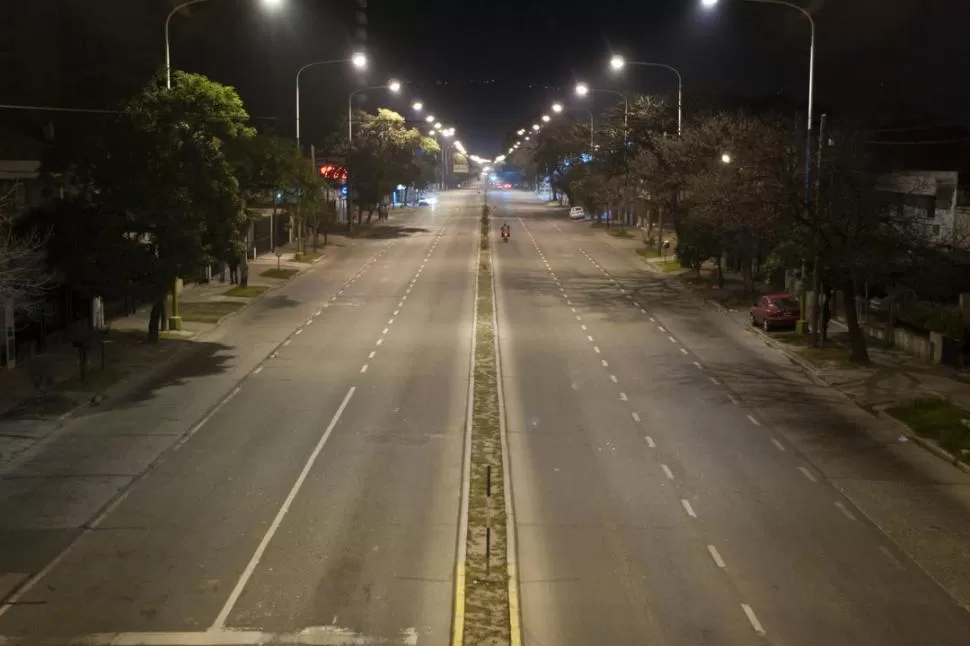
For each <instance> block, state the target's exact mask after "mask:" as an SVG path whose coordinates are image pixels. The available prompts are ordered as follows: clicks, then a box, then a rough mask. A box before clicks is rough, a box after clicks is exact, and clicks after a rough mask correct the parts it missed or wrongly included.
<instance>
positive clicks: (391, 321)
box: [387, 317, 394, 325]
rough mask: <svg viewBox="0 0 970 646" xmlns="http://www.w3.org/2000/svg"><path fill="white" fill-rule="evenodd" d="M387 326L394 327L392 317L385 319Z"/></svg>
mask: <svg viewBox="0 0 970 646" xmlns="http://www.w3.org/2000/svg"><path fill="white" fill-rule="evenodd" d="M387 324H388V325H394V317H391V318H389V319H387Z"/></svg>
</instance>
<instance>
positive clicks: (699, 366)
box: [694, 361, 704, 370]
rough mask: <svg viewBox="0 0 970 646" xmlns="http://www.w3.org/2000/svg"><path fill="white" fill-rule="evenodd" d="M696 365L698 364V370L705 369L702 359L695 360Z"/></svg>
mask: <svg viewBox="0 0 970 646" xmlns="http://www.w3.org/2000/svg"><path fill="white" fill-rule="evenodd" d="M694 365H695V366H697V369H698V370H703V369H704V366H702V365H701V362H700V361H695V362H694Z"/></svg>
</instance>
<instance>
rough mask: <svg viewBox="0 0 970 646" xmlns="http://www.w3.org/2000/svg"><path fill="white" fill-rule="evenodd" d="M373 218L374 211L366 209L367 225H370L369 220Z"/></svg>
mask: <svg viewBox="0 0 970 646" xmlns="http://www.w3.org/2000/svg"><path fill="white" fill-rule="evenodd" d="M373 217H374V209H367V224H370V221H371V218H373Z"/></svg>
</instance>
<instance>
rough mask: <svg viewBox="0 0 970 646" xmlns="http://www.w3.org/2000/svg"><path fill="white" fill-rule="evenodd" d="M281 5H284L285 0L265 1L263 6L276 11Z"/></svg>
mask: <svg viewBox="0 0 970 646" xmlns="http://www.w3.org/2000/svg"><path fill="white" fill-rule="evenodd" d="M281 4H283V0H263V6H264V7H268V8H270V9H276V8H277V7H279V6H280V5H281Z"/></svg>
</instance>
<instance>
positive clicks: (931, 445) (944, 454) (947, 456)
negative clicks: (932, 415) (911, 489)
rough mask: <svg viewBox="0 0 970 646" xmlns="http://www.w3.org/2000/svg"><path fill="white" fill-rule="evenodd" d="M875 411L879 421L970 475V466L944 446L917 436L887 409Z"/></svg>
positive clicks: (876, 409)
mask: <svg viewBox="0 0 970 646" xmlns="http://www.w3.org/2000/svg"><path fill="white" fill-rule="evenodd" d="M874 410H875V414H876V417H878V418H879V419H881V420H883V421H884V422H886V423H888V424H891V425H893V426H895V427H897V428H898V429H899V430H900V431H901V432H902V433H903V434H904V435H905V436H906V438H907V439H909V440H910V441H911V442H914V443H915V444H918V445H919V446H921V447H923V448H924V449H926V450H927V451H929V452H930V453H932V454H933V455H935V456H936V457H938V458H940V459H941V460H946V461H947V462H949V463H950V464H951V465H953V466H955V467H956V468H957V469H960V470H961V471H963V472H964V473H967V474H970V464H967V463H966V462H963V461H962V460H958V459H957V457H956V456H955V455H953V454H952V453H950V452H949V451H947V450H946V449H944V448H943V447H942V446H940V445H939V444H937V443H936V442H934V441H933V440H928V439H926V438H923V437H920V436H919V435H916V434H915V433H914V432H913V429H911V428H910V427H909V426H908V425H907V424H906V423H905V422H903V421H900V420H898V419H896V418H895V417H893V416H892V415H890V414H889V413H887V412H886V410H885V408H875V409H874Z"/></svg>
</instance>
